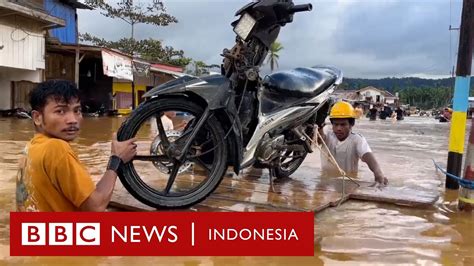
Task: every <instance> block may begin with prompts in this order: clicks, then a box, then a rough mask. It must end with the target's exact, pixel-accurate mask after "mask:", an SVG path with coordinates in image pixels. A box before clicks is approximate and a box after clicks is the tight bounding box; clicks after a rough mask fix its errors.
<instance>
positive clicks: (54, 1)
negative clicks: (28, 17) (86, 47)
mask: <svg viewBox="0 0 474 266" xmlns="http://www.w3.org/2000/svg"><path fill="white" fill-rule="evenodd" d="M44 7H45V10H46V12H47V13H48V14H50V15H52V16H55V17H58V18H62V19H64V21H65V22H66V26H65V27H61V28H57V29H52V30H50V31H49V33H50V35H51V36H53V37H55V38H58V39H59V41H60V42H62V43H76V41H77V40H76V33H77V31H76V9H75V8H74V7H73V6H71V5H68V4H65V3H63V2H62V1H59V0H45V1H44Z"/></svg>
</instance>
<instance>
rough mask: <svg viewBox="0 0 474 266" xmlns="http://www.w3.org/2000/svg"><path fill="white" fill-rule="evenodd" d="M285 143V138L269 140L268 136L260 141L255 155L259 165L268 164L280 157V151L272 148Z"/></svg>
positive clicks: (281, 136) (282, 136) (279, 137)
mask: <svg viewBox="0 0 474 266" xmlns="http://www.w3.org/2000/svg"><path fill="white" fill-rule="evenodd" d="M284 143H285V136H284V135H278V136H276V137H274V138H271V137H270V136H269V135H268V134H265V136H264V137H263V139H262V142H261V144H260V146H259V147H258V148H257V151H256V155H257V158H258V160H259V161H260V162H261V163H269V162H271V161H273V160H274V159H275V158H276V157H278V156H280V151H279V150H278V149H275V148H273V147H274V146H275V145H283V144H284Z"/></svg>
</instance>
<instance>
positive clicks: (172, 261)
mask: <svg viewBox="0 0 474 266" xmlns="http://www.w3.org/2000/svg"><path fill="white" fill-rule="evenodd" d="M122 121H123V118H105V117H104V118H85V120H84V123H83V125H82V130H81V134H80V137H79V138H78V140H77V141H75V143H74V144H73V146H74V148H75V149H76V150H77V152H78V153H79V157H80V159H81V160H82V161H83V162H84V163H85V164H86V165H87V167H88V169H89V171H90V172H91V174H92V175H99V176H100V175H101V174H102V173H103V169H102V167H103V165H104V162H105V161H106V160H107V157H108V154H109V151H108V150H104V149H108V148H109V147H110V144H109V140H110V139H111V135H112V133H113V132H114V131H116V130H117V129H118V127H119V126H120V124H121V122H122ZM469 128H470V127H468V128H467V130H469ZM354 131H355V132H359V133H362V134H363V135H364V136H365V137H366V139H367V140H368V142H369V144H370V146H371V148H372V149H373V151H374V152H375V154H376V156H377V159H378V161H379V164H380V165H381V167H382V169H383V171H384V173H385V175H386V176H387V177H388V178H389V182H390V185H393V186H399V187H410V188H417V189H420V190H421V189H423V190H429V191H440V193H441V197H440V199H439V201H438V202H436V204H435V205H434V206H433V207H430V208H424V209H420V208H408V207H402V206H395V205H390V204H381V203H374V202H364V201H348V202H346V203H344V204H342V205H341V206H340V207H338V208H329V209H326V210H324V211H322V212H320V213H317V214H316V215H315V223H316V228H315V253H314V257H299V258H294V257H287V258H285V257H179V258H178V257H76V258H65V257H25V258H23V257H10V256H9V252H10V251H9V249H10V246H9V212H10V211H11V210H14V208H15V205H14V203H15V175H16V171H17V163H18V158H19V156H20V153H21V150H22V149H23V148H24V146H25V143H26V141H27V140H28V139H29V138H31V137H32V135H33V130H32V125H31V121H29V120H18V119H9V118H8V119H7V118H0V206H1V209H0V265H2V264H31V265H40V264H41V265H49V264H60V265H67V264H83V265H108V264H113V265H130V264H132V263H133V264H138V263H153V264H164V265H213V264H219V265H220V264H225V265H257V264H258V265H280V264H281V265H288V264H291V265H298V264H305V265H307V264H311V265H322V264H329V265H361V264H377V265H379V264H384V265H386V264H389V265H390V264H397V265H398V264H417V265H441V264H443V265H474V216H473V214H471V213H461V212H458V211H457V191H447V192H445V189H444V179H445V177H444V176H443V175H442V174H441V173H440V172H437V171H436V170H435V168H434V166H433V163H432V161H431V160H432V159H434V160H435V161H437V162H440V163H441V164H442V165H443V166H445V165H446V158H447V153H448V138H449V124H448V123H438V122H437V121H436V120H434V119H433V118H427V117H407V118H406V120H404V121H399V122H396V123H392V122H391V121H389V120H387V121H380V120H378V121H368V120H365V119H363V120H358V121H357V122H356V126H355V127H354ZM467 132H469V131H467ZM466 136H467V134H466ZM318 157H319V151H316V152H315V153H313V154H311V155H310V156H309V157H308V158H307V159H306V160H307V161H309V162H312V161H317V160H313V159H315V158H318ZM307 166H308V163H306V164H304V165H303V167H302V168H301V169H300V170H298V171H297V172H296V173H295V174H294V175H293V176H292V178H293V179H298V175H302V174H306V175H307V174H313V175H314V177H315V179H316V178H318V174H319V173H308V171H310V170H311V169H310V168H309V167H307ZM360 178H361V179H362V180H371V179H373V177H372V175H371V173H370V170H369V169H368V168H367V167H366V166H365V165H364V164H363V163H362V165H361V171H360Z"/></svg>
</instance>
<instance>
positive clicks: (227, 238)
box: [10, 212, 314, 256]
mask: <svg viewBox="0 0 474 266" xmlns="http://www.w3.org/2000/svg"><path fill="white" fill-rule="evenodd" d="M10 255H11V256H183V255H184V256H216V255H218V256H219V255H220V256H240V255H246V256H313V255H314V213H311V212H301V213H298V212H297V213H295V212H291V213H282V212H274V213H252V212H245V213H232V212H226V213H224V212H222V213H217V212H216V213H209V212H207V213H206V212H199V213H198V212H138V213H121V212H104V213H87V212H85V213H82V212H78V213H44V212H43V213H41V212H40V213H27V212H12V213H10Z"/></svg>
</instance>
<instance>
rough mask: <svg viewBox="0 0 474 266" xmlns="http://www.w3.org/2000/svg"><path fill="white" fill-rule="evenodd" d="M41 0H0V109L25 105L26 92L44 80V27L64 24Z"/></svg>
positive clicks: (48, 28)
mask: <svg viewBox="0 0 474 266" xmlns="http://www.w3.org/2000/svg"><path fill="white" fill-rule="evenodd" d="M65 25H66V22H65V21H64V19H61V18H58V17H55V16H52V15H50V14H48V12H46V10H45V9H44V2H43V1H42V0H32V1H26V0H0V110H8V109H13V108H28V93H29V91H30V90H31V89H32V88H33V87H34V86H35V84H37V83H39V82H41V81H43V80H44V78H43V76H44V70H45V65H46V62H45V36H46V32H47V30H50V29H54V28H58V27H63V26H65Z"/></svg>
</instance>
